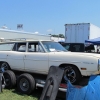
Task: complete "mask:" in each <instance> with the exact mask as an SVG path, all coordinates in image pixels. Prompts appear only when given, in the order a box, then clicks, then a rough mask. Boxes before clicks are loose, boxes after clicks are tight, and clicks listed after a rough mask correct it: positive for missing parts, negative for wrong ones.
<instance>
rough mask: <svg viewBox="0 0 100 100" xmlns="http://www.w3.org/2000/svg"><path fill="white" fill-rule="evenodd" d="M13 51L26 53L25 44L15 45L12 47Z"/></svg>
mask: <svg viewBox="0 0 100 100" xmlns="http://www.w3.org/2000/svg"><path fill="white" fill-rule="evenodd" d="M13 51H18V52H25V51H26V43H16V44H15V45H14V48H13Z"/></svg>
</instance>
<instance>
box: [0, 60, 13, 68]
mask: <svg viewBox="0 0 100 100" xmlns="http://www.w3.org/2000/svg"><path fill="white" fill-rule="evenodd" d="M2 63H7V62H6V61H0V66H1V64H2ZM7 64H8V63H7ZM8 66H9V64H8ZM9 69H11V68H10V66H9Z"/></svg>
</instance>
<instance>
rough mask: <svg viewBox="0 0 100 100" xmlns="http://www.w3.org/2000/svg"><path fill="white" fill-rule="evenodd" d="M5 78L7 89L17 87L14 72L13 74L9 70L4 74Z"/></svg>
mask: <svg viewBox="0 0 100 100" xmlns="http://www.w3.org/2000/svg"><path fill="white" fill-rule="evenodd" d="M3 75H4V78H5V82H6V86H5V87H6V88H7V89H12V88H13V87H14V86H15V85H16V76H15V74H14V72H12V71H11V70H7V71H5V72H4V74H3Z"/></svg>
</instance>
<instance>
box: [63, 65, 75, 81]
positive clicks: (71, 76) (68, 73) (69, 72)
mask: <svg viewBox="0 0 100 100" xmlns="http://www.w3.org/2000/svg"><path fill="white" fill-rule="evenodd" d="M64 77H67V78H68V79H69V80H70V82H71V83H74V82H75V81H76V73H75V71H74V70H73V69H72V68H71V67H67V68H65V71H64Z"/></svg>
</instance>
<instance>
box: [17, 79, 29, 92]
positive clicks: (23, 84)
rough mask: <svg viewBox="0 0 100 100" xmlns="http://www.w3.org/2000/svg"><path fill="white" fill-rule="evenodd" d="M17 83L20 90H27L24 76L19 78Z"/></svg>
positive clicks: (27, 86) (27, 85)
mask: <svg viewBox="0 0 100 100" xmlns="http://www.w3.org/2000/svg"><path fill="white" fill-rule="evenodd" d="M19 85H20V89H21V90H22V91H27V90H28V89H29V82H28V80H27V79H25V78H23V79H21V80H20V83H19Z"/></svg>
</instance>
